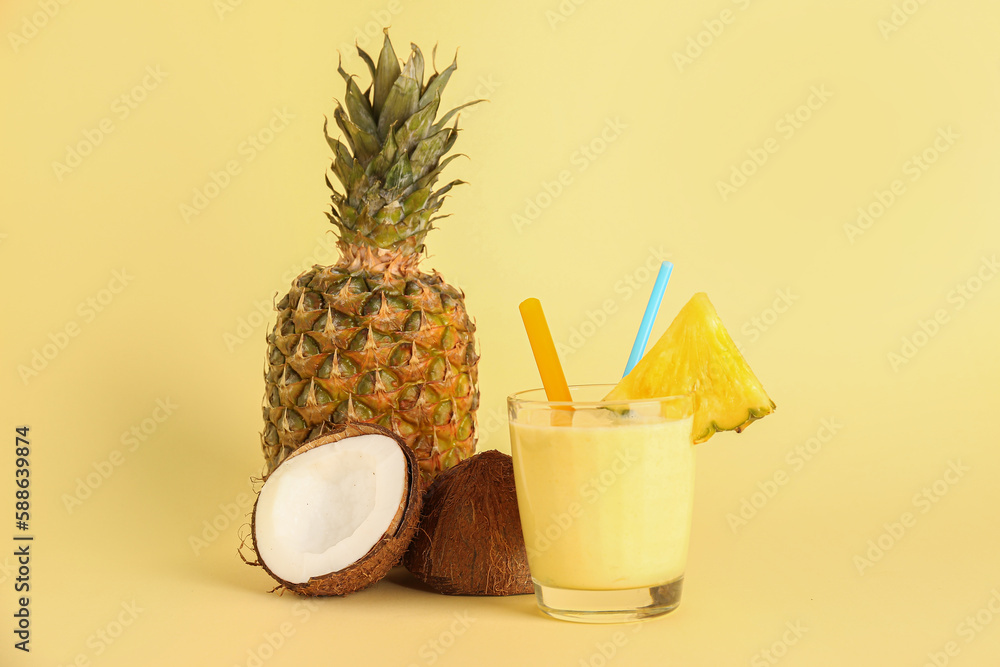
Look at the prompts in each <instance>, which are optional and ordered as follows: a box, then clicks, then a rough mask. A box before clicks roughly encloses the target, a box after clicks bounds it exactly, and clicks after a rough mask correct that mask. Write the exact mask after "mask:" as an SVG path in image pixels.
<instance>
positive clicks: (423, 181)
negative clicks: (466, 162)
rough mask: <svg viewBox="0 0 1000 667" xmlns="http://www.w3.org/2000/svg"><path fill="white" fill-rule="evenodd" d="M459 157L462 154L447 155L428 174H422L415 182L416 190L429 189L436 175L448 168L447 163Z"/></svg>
mask: <svg viewBox="0 0 1000 667" xmlns="http://www.w3.org/2000/svg"><path fill="white" fill-rule="evenodd" d="M459 156H463V154H462V153H455V154H454V155H449V156H448V157H446V158H445V159H443V160H441V161H440V162H438V165H437V166H436V167H434V169H432V170H431V171H429V172H428V173H426V174H424V175H423V176H421V177H420V178H419V179H417V181H416V186H417V188H418V189H419V188H426V187H430V186H431V185H433V184H434V181H436V180H437V177H438V174H440V173H441V170H442V169H444V168H445V167H446V166H448V163H449V162H451V161H452V160H454V159H455V158H457V157H459ZM464 157H468V156H464Z"/></svg>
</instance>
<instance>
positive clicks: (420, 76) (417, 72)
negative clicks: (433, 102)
mask: <svg viewBox="0 0 1000 667" xmlns="http://www.w3.org/2000/svg"><path fill="white" fill-rule="evenodd" d="M402 75H403V76H408V77H410V78H411V79H413V80H414V81H416V82H417V90H418V91H419V90H420V89H421V88H422V87H423V85H424V54H423V53H421V52H420V47H419V46H417V45H416V44H414V43H413V42H410V58H409V60H407V61H406V64H405V65H403V71H402Z"/></svg>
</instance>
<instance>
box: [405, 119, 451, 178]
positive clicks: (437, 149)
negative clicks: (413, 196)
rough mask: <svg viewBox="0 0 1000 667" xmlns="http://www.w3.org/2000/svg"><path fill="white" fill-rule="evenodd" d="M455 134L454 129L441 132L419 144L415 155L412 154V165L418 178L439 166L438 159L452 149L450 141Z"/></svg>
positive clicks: (414, 151) (414, 150) (414, 152)
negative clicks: (436, 165)
mask: <svg viewBox="0 0 1000 667" xmlns="http://www.w3.org/2000/svg"><path fill="white" fill-rule="evenodd" d="M454 132H455V131H454V130H452V129H447V130H441V131H440V132H438V133H437V134H433V135H431V136H429V137H427V138H426V139H423V140H421V142H420V143H418V144H417V147H416V148H414V149H413V153H411V154H410V165H411V166H412V168H413V173H414V174H415V175H416V176H417V178H420V177H421V176H423V175H424V173H426V172H427V171H428V170H429V169H432V168H433V167H434V165H435V164H437V161H438V159H439V158H440V157H441V156H442V155H444V154H445V153H446V152H447V150H448V148H449V147H450V146H449V141H448V140H449V139H450V138H451V135H452V134H453V133H454ZM451 143H454V142H451Z"/></svg>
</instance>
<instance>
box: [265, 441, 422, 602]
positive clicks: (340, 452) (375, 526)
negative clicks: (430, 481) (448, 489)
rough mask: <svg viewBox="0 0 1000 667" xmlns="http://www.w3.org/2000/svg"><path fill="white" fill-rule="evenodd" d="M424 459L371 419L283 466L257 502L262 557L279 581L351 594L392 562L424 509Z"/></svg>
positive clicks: (307, 591) (310, 446) (309, 446)
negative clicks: (420, 465) (420, 460)
mask: <svg viewBox="0 0 1000 667" xmlns="http://www.w3.org/2000/svg"><path fill="white" fill-rule="evenodd" d="M420 507H421V493H420V475H419V472H418V468H417V459H416V457H415V456H414V454H413V452H412V451H411V450H410V448H409V447H407V446H406V443H405V442H403V440H401V439H400V438H399V437H398V436H396V435H395V434H393V433H392V432H390V431H387V430H386V429H384V428H381V427H378V426H373V425H371V424H355V423H349V424H343V425H340V426H337V427H335V428H334V430H333V432H331V433H329V434H328V435H323V436H320V437H318V438H316V439H314V440H311V441H309V442H307V443H305V444H304V445H302V446H301V447H300V448H299V449H297V450H296V451H295V452H294V453H293V454H292V455H291V456H289V457H288V458H287V459H285V460H284V461H282V462H281V464H280V465H279V466H278V467H277V468H275V469H274V470H273V471H272V472H271V474H270V475H268V477H267V479H265V480H264V485H263V486H262V487H261V490H260V494H259V495H258V496H257V502H256V503H255V504H254V509H253V522H252V524H251V534H252V536H253V544H254V550H255V551H256V553H257V563H251V564H253V565H260V566H262V567H263V568H264V569H265V570H266V571H267V573H268V574H270V575H271V576H272V577H274V578H275V579H276V580H277V581H278V583H279V584H280V587H282V588H286V589H288V590H291V591H294V592H296V593H300V594H303V595H347V594H348V593H353V592H354V591H357V590H360V589H362V588H365V587H366V586H369V585H371V584H373V583H375V582H376V581H378V580H379V579H381V578H382V577H384V576H385V575H386V573H388V572H389V570H390V569H391V568H392V567H393V566H394V565H395V564H396V563H397V562H398V561H399V559H400V557H401V556H402V554H403V552H404V551H405V550H406V547H407V545H408V544H409V543H410V540H411V539H412V538H413V533H414V532H415V531H416V529H417V523H418V521H419V519H420Z"/></svg>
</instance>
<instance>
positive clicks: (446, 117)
mask: <svg viewBox="0 0 1000 667" xmlns="http://www.w3.org/2000/svg"><path fill="white" fill-rule="evenodd" d="M485 101H486V100H472V101H471V102H466V103H465V104H460V105H459V106H457V107H455V108H454V109H452V110H451V111H449V112H448V113H446V114H445V115H443V116H441V120H439V121H438V122H437V123H435V124H434V127H433V128H431V132H440V131H441V130H442V129H443V128H444V126H445V125H447V124H448V121H449V120H451V118H452V116H454V115H455V114H457V113H458V112H459V111H461V110H462V109H464V108H465V107H471V106H472V105H473V104H479V103H480V102H485Z"/></svg>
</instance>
